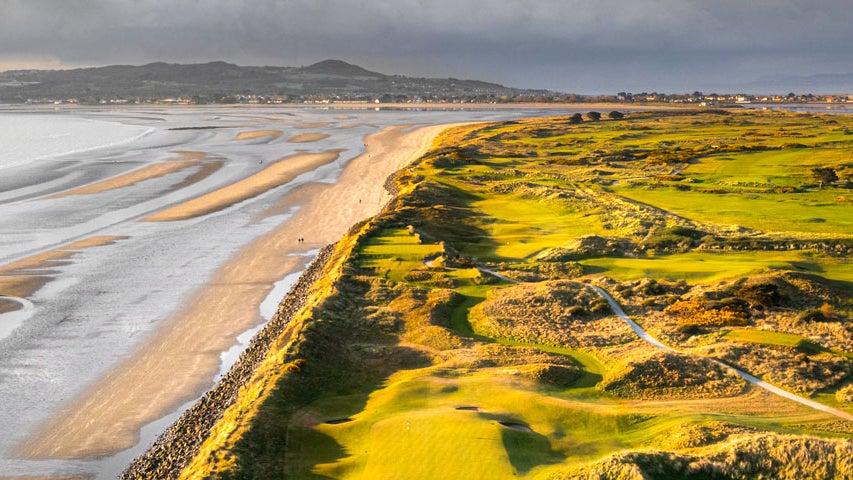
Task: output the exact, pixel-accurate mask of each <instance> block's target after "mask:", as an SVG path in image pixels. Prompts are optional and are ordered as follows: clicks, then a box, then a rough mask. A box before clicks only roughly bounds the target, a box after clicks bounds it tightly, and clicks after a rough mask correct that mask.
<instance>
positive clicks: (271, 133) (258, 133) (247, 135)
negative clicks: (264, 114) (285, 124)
mask: <svg viewBox="0 0 853 480" xmlns="http://www.w3.org/2000/svg"><path fill="white" fill-rule="evenodd" d="M283 134H284V132H282V131H281V130H252V131H250V132H240V133H238V134H237V135H236V136H235V137H234V140H254V139H256V138H263V137H270V138H277V137H280V136H282V135H283Z"/></svg>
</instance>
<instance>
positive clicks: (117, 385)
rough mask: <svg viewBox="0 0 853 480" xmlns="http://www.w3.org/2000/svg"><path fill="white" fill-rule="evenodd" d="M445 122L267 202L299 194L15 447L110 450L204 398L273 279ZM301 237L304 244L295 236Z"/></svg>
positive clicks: (365, 205) (396, 135)
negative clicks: (287, 210)
mask: <svg viewBox="0 0 853 480" xmlns="http://www.w3.org/2000/svg"><path fill="white" fill-rule="evenodd" d="M448 126H449V125H437V126H430V127H423V128H419V129H416V130H413V131H404V129H403V127H390V128H387V129H385V130H383V131H381V132H379V133H376V134H373V135H370V136H368V137H367V139H366V143H367V150H366V152H365V153H364V154H363V155H360V156H359V157H357V158H355V159H353V160H352V161H351V162H350V163H349V164H348V165H347V167H346V168H345V170H344V172H343V173H342V175H341V177H340V179H339V180H338V182H337V183H335V184H332V185H329V184H321V183H316V184H309V185H307V186H306V187H305V188H303V189H300V190H301V191H300V192H299V193H298V194H296V195H295V196H293V197H289V196H286V197H284V198H283V199H282V201H281V202H279V203H280V204H279V205H276V206H273V207H271V210H279V209H281V208H282V206H283V204H293V202H294V201H296V202H298V203H299V204H300V205H301V208H300V209H299V210H298V211H297V213H296V214H294V216H293V217H292V218H291V219H290V220H288V221H286V222H284V223H282V224H280V225H279V226H278V227H276V228H275V229H274V230H272V231H270V232H268V233H267V234H265V235H263V236H261V237H259V238H257V239H256V240H255V241H253V242H252V243H250V244H249V245H247V246H246V247H244V248H243V249H242V250H240V251H239V252H238V254H237V255H236V256H235V257H234V258H232V259H231V260H229V261H228V262H227V263H226V264H225V265H223V266H222V267H221V268H220V269H219V270H218V271H217V273H216V274H215V275H214V277H213V279H212V280H211V281H210V282H209V283H208V284H207V285H206V286H205V287H203V288H202V289H201V290H200V291H199V292H197V293H196V294H195V295H194V297H193V298H192V299H190V300H189V301H188V302H187V304H186V306H185V308H184V309H183V310H182V311H180V312H178V313H176V314H174V315H173V316H172V317H170V318H169V319H167V320H165V321H164V322H163V324H161V325H160V326H159V327H158V329H157V330H156V331H155V332H154V333H153V334H152V335H150V337H149V338H147V339H146V341H145V342H144V343H143V344H142V345H140V346H139V347H138V348H137V349H136V350H135V351H134V352H133V353H132V354H131V355H129V356H128V357H126V358H125V359H124V360H123V361H121V362H120V363H119V364H118V365H117V366H116V367H115V368H113V369H112V370H111V371H110V372H108V373H107V374H106V375H105V376H104V377H103V378H101V379H100V380H98V381H96V382H95V383H94V384H93V385H91V386H89V387H87V389H86V390H85V391H83V392H82V393H81V394H80V395H78V396H77V398H75V399H73V400H72V401H71V402H70V403H69V404H68V405H66V406H65V407H64V408H62V409H61V410H60V411H58V412H55V413H54V415H53V417H52V418H50V419H49V420H48V421H47V422H46V423H45V424H43V425H42V426H41V427H40V428H39V430H38V431H37V432H36V433H35V434H34V435H33V436H31V437H30V438H29V439H27V440H26V441H25V442H23V444H21V445H19V446H18V448H17V450H18V451H19V453H21V454H22V455H24V456H25V457H28V458H98V457H104V456H109V455H112V454H115V453H116V452H118V451H121V450H123V449H125V448H128V447H130V446H133V445H134V444H135V443H136V442H137V441H138V435H139V430H140V428H141V427H142V426H143V425H145V424H147V423H149V422H151V421H153V420H156V419H159V418H161V417H162V416H164V415H166V414H168V413H170V412H173V411H174V410H175V409H177V408H178V407H179V406H180V405H182V404H183V403H185V402H187V401H189V400H192V399H194V398H198V397H199V395H201V394H202V392H204V390H206V389H207V388H210V387H211V386H212V379H213V377H214V375H216V373H217V372H218V370H219V366H220V352H222V351H224V350H226V349H228V348H229V347H231V345H232V344H233V343H234V338H235V337H236V336H237V335H238V334H240V333H242V332H244V331H246V330H247V329H249V328H252V327H254V326H256V325H257V324H258V323H259V322H260V321H261V319H260V316H259V313H258V305H260V303H261V302H262V301H263V300H264V299H265V298H266V296H267V295H268V294H269V292H270V291H271V290H272V287H273V283H274V282H276V281H278V280H280V279H282V278H284V277H285V276H286V275H288V274H290V273H294V272H298V271H300V270H301V269H303V268H304V266H305V263H306V261H307V258H306V257H305V256H304V254H305V253H306V251H309V250H310V249H313V248H317V247H320V246H324V245H326V244H329V243H332V242H335V241H337V240H338V239H339V238H340V237H341V236H342V235H343V234H344V233H345V232H346V231H347V229H348V228H349V227H350V226H351V225H353V224H354V223H356V222H358V221H360V220H363V219H365V218H367V217H370V216H373V215H375V214H376V213H378V212H379V210H380V208H381V207H382V206H383V205H384V204H385V203H386V202H387V201H388V200H390V198H391V195H390V193H389V192H387V191H385V189H384V188H383V184H384V181H385V179H386V178H387V177H388V176H389V175H391V174H392V173H394V172H395V171H397V170H399V169H400V168H402V167H403V166H404V165H406V164H407V163H409V162H410V161H412V160H414V159H415V158H417V157H419V156H421V155H423V153H425V152H426V151H427V149H428V148H429V147H430V146H431V145H432V142H433V140H434V139H435V137H436V136H437V135H438V133H439V132H440V131H442V130H443V129H445V128H447V127H448ZM321 155H322V154H321ZM336 155H337V154H335V156H336ZM243 188H245V186H244V187H243ZM308 192H310V193H312V195H306V193H308ZM300 237H301V238H304V239H305V242H304V243H300V242H297V238H300Z"/></svg>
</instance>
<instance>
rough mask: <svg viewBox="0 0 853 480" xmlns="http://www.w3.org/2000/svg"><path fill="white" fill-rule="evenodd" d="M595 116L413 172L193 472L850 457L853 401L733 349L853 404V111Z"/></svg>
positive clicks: (658, 469)
mask: <svg viewBox="0 0 853 480" xmlns="http://www.w3.org/2000/svg"><path fill="white" fill-rule="evenodd" d="M586 118H597V119H598V121H586V122H583V121H582V122H577V121H574V120H572V119H571V118H569V117H554V118H547V119H530V120H519V121H510V122H501V123H493V124H479V125H470V126H465V127H459V128H455V129H452V130H449V131H447V132H445V133H444V134H443V135H442V136H441V137H440V138H439V139H438V140H437V143H436V145H435V147H434V148H433V150H431V152H430V153H428V154H427V155H426V156H424V157H422V158H421V159H420V160H419V161H417V162H416V163H415V164H414V165H412V166H411V167H410V168H407V169H405V170H403V171H401V172H400V173H399V174H398V176H397V177H396V178H395V184H396V189H397V191H398V193H399V194H398V197H397V198H396V200H394V201H393V202H392V204H391V205H390V206H389V207H388V208H387V209H386V210H385V211H384V212H383V213H382V214H380V215H379V216H377V217H376V218H374V219H371V220H370V221H368V222H366V223H364V224H362V225H358V226H356V227H354V228H353V229H352V230H351V232H350V233H349V234H348V235H347V236H346V237H345V238H344V239H342V240H341V241H340V242H339V243H338V245H337V246H336V250H335V253H334V255H333V256H332V259H331V260H330V261H329V263H328V264H327V265H326V272H325V275H324V277H323V278H322V279H321V280H320V281H319V282H318V283H317V284H315V286H314V287H313V291H312V293H311V294H310V296H309V301H308V306H307V307H306V308H304V309H303V310H302V311H301V312H300V313H299V314H298V315H297V316H296V318H294V320H293V321H292V322H291V324H290V325H289V327H288V328H287V329H286V332H285V333H284V334H283V335H282V337H281V338H279V339H278V340H277V341H276V343H275V344H274V346H273V348H272V349H271V351H270V354H269V355H268V357H267V359H266V361H265V362H264V364H263V365H262V366H261V367H259V369H258V370H257V372H256V374H255V376H254V378H253V380H252V381H250V382H248V383H247V384H246V385H245V386H244V387H243V389H242V390H241V394H240V396H239V398H238V399H237V401H236V403H235V405H234V406H233V407H232V408H230V409H229V410H227V411H226V413H225V415H224V417H223V418H222V419H221V420H220V421H219V422H218V424H217V425H216V427H215V429H214V432H213V434H212V435H210V436H209V438H208V440H207V442H206V443H205V444H204V446H203V447H202V449H201V451H200V452H199V453H198V454H197V455H196V457H195V459H194V460H193V462H192V463H191V465H190V466H189V467H187V468H186V469H185V470H184V477H185V478H201V477H204V478H222V479H226V478H227V479H232V478H233V479H237V478H239V479H244V478H245V479H249V478H300V479H302V478H316V479H321V478H342V479H355V478H385V479H394V478H399V479H419V478H423V479H430V478H490V479H493V478H512V477H522V478H530V479H534V478H536V479H540V478H541V479H562V478H602V479H617V478H618V479H622V478H702V479H706V478H707V479H717V478H719V479H740V478H826V479H830V478H849V475H850V473H851V472H853V463H851V461H853V460H851V459H853V440H851V438H852V437H853V423H851V422H848V421H846V420H841V419H839V418H837V417H834V416H831V415H829V414H826V413H823V412H820V411H817V410H813V409H810V408H807V407H805V406H802V405H800V404H797V403H793V402H791V401H789V400H786V399H783V398H781V397H778V396H775V395H772V394H770V393H768V392H766V391H764V390H760V389H757V388H756V387H753V386H752V385H750V384H748V383H746V382H745V381H743V380H742V379H741V378H740V377H739V376H737V375H735V374H734V373H732V371H731V370H729V369H727V368H726V367H725V366H723V365H722V364H720V363H717V362H714V361H712V360H711V359H717V360H720V361H722V362H723V363H725V364H729V365H733V366H737V367H739V368H741V369H743V370H745V371H747V372H750V373H752V374H753V375H756V376H759V377H761V378H763V379H764V380H766V381H768V382H770V383H773V384H775V385H777V386H779V387H781V388H783V389H786V390H789V391H792V392H797V393H799V394H801V395H804V396H808V397H811V398H812V399H814V400H817V401H819V402H822V403H825V404H827V405H830V406H833V407H835V408H839V409H842V410H846V411H848V412H853V402H851V398H853V394H851V391H853V387H851V386H850V385H851V380H853V377H851V372H853V363H851V357H852V356H853V326H851V325H853V322H852V321H851V311H853V301H851V291H853V265H851V263H850V260H849V259H850V258H851V254H853V215H851V213H853V210H851V208H853V207H851V205H853V203H851V202H850V199H851V195H853V190H851V187H853V119H851V118H850V117H838V116H821V115H809V114H791V113H778V112H751V113H744V112H738V113H736V112H729V111H702V112H688V111H682V112H674V113H650V114H645V113H641V114H628V115H624V116H620V115H607V116H606V119H605V116H587V117H586ZM815 169H830V170H831V171H832V173H833V174H834V177H832V176H829V175H828V174H827V172H826V171H825V170H815ZM592 285H596V286H599V287H601V288H603V289H605V290H606V291H608V292H609V293H610V294H611V295H612V296H613V297H614V298H615V299H616V300H617V301H618V302H619V303H620V304H621V305H622V306H623V308H625V310H626V311H627V312H628V313H629V314H630V315H631V316H632V317H633V318H634V319H635V320H636V321H638V322H639V323H640V324H642V325H643V327H644V328H645V329H646V330H647V331H649V332H650V333H651V334H653V335H654V336H655V337H657V338H658V339H660V340H661V341H662V342H663V343H665V344H667V345H669V346H671V347H673V348H675V349H677V350H678V351H679V353H673V352H664V351H662V350H658V349H656V348H654V347H652V346H651V345H649V344H647V343H645V342H643V341H642V340H640V338H639V337H638V336H637V335H636V334H635V333H634V332H633V331H632V330H631V329H630V328H629V327H628V326H627V325H626V324H625V323H624V322H623V321H622V320H620V319H619V318H618V317H616V316H615V315H614V314H613V312H612V311H611V309H610V307H609V305H608V304H607V302H606V301H605V300H604V299H602V298H601V297H599V296H598V295H596V294H595V292H594V291H593V290H592V288H591V286H592Z"/></svg>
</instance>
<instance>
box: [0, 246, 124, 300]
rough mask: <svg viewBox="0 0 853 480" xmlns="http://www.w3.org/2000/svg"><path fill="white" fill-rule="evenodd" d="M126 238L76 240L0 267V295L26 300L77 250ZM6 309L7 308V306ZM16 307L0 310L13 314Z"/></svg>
mask: <svg viewBox="0 0 853 480" xmlns="http://www.w3.org/2000/svg"><path fill="white" fill-rule="evenodd" d="M125 238H127V237H120V236H98V237H90V238H86V239H83V240H78V241H76V242H73V243H69V244H68V245H63V246H61V247H59V248H55V249H53V250H49V251H47V252H42V253H38V254H35V255H31V256H29V257H26V258H22V259H20V260H16V261H14V262H11V263H9V264H6V265H4V266H2V267H0V295H3V296H7V297H18V298H29V297H31V296H32V295H33V294H35V293H36V292H37V291H38V290H39V289H40V288H41V287H43V286H44V285H45V284H46V283H47V282H49V281H50V280H51V278H52V277H51V275H52V274H53V273H54V272H53V271H52V270H51V268H53V267H58V266H62V265H65V264H67V263H68V261H69V259H70V258H71V257H72V256H73V255H74V254H75V253H77V252H79V251H80V250H84V249H86V248H92V247H99V246H103V245H109V244H111V243H114V242H116V241H119V240H123V239H125ZM9 303H11V302H8V303H6V304H4V305H6V308H10V307H11V306H10V305H8V304H9ZM19 307H20V305H19V304H17V303H16V304H15V308H11V309H10V310H3V312H8V311H14V310H17V309H18V308H19Z"/></svg>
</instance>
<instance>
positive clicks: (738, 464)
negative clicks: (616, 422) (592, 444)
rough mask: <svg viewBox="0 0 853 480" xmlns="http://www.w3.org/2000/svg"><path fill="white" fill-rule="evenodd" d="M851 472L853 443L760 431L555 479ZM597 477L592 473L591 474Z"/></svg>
mask: <svg viewBox="0 0 853 480" xmlns="http://www.w3.org/2000/svg"><path fill="white" fill-rule="evenodd" d="M850 472H853V441H851V440H823V439H817V438H811V437H795V436H786V435H772V434H768V435H761V436H755V437H741V438H738V439H737V440H734V441H731V442H728V443H725V444H720V445H715V446H713V447H710V448H706V449H703V450H701V451H700V452H698V453H696V454H683V453H674V452H662V451H643V452H629V453H619V454H616V455H613V456H610V457H608V458H606V459H604V460H601V461H599V462H596V463H594V464H592V465H588V466H585V467H583V468H579V469H572V470H568V471H565V472H562V473H561V474H558V475H555V476H553V477H551V478H553V479H570V478H598V479H602V480H610V479H612V480H622V479H637V480H639V479H646V478H668V479H720V480H741V479H742V480H748V479H755V478H778V479H792V480H793V479H803V478H811V479H821V480H832V479H839V480H840V479H845V478H850V477H849V475H850ZM593 475H594V476H593Z"/></svg>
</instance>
